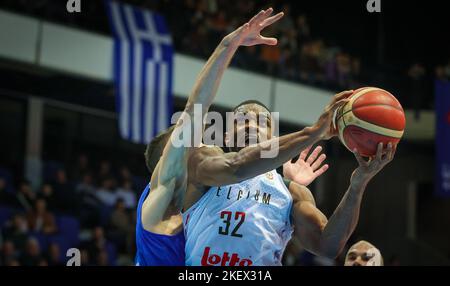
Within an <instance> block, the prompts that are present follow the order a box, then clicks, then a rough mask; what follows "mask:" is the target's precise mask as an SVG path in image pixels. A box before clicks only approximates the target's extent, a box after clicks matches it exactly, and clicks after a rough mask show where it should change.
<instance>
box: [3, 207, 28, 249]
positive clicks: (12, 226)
mask: <svg viewBox="0 0 450 286" xmlns="http://www.w3.org/2000/svg"><path fill="white" fill-rule="evenodd" d="M27 232H28V225H27V220H26V219H25V216H24V215H23V214H15V215H14V216H13V217H12V219H11V220H10V221H8V222H7V223H6V224H5V227H4V229H3V237H4V239H5V240H9V241H11V242H12V243H13V244H14V245H15V246H16V247H17V249H23V248H24V247H25V243H26V241H27V238H28V235H27Z"/></svg>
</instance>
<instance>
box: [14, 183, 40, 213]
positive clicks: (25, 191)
mask: <svg viewBox="0 0 450 286" xmlns="http://www.w3.org/2000/svg"><path fill="white" fill-rule="evenodd" d="M35 199H36V194H35V193H34V192H33V191H32V190H31V185H30V182H28V181H26V180H24V181H22V182H21V183H20V184H19V188H18V190H17V194H16V199H15V206H18V207H21V208H23V209H24V210H26V211H29V210H31V209H32V208H33V205H34V200H35Z"/></svg>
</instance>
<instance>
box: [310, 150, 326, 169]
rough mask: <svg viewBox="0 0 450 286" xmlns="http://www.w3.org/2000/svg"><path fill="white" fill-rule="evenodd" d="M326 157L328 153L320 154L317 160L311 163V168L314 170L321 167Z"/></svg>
mask: <svg viewBox="0 0 450 286" xmlns="http://www.w3.org/2000/svg"><path fill="white" fill-rule="evenodd" d="M326 158H327V155H325V154H322V155H320V156H319V158H318V159H317V160H316V161H314V163H313V164H312V165H311V168H312V169H313V170H317V169H318V168H319V167H320V165H322V163H323V161H325V159H326Z"/></svg>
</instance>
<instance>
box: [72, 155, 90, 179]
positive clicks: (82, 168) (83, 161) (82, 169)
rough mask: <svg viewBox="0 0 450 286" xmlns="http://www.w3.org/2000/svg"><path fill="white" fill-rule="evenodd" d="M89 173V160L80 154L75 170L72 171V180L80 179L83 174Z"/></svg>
mask: <svg viewBox="0 0 450 286" xmlns="http://www.w3.org/2000/svg"><path fill="white" fill-rule="evenodd" d="M87 172H89V158H88V156H87V155H86V154H83V153H82V154H80V155H79V156H78V161H77V162H76V164H75V168H74V169H73V170H72V173H71V175H72V178H76V179H78V178H81V177H82V175H83V174H85V173H87Z"/></svg>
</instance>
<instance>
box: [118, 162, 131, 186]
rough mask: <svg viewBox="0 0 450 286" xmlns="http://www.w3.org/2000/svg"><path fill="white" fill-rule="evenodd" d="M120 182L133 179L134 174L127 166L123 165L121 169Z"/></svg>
mask: <svg viewBox="0 0 450 286" xmlns="http://www.w3.org/2000/svg"><path fill="white" fill-rule="evenodd" d="M119 177H120V183H121V184H123V182H125V181H132V180H133V176H132V175H131V172H130V169H128V167H126V166H122V167H121V168H120V171H119Z"/></svg>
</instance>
